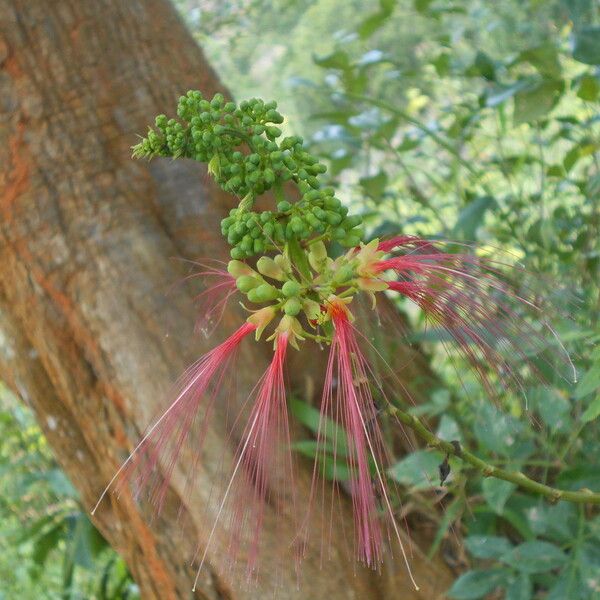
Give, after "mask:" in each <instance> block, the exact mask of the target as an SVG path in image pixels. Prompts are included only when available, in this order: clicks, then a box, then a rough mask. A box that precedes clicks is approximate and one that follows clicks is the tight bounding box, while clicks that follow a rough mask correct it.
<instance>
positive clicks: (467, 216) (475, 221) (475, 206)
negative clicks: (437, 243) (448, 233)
mask: <svg viewBox="0 0 600 600" xmlns="http://www.w3.org/2000/svg"><path fill="white" fill-rule="evenodd" d="M496 206H497V203H496V200H495V199H494V198H492V197H491V196H480V197H479V198H475V200H473V201H472V202H470V203H469V204H467V206H465V208H463V209H462V210H461V211H460V214H459V215H458V218H457V220H456V223H455V224H454V229H453V230H452V234H453V236H454V237H460V236H462V239H465V240H473V239H474V238H475V233H476V231H477V228H478V227H479V226H480V225H481V223H482V221H483V218H484V216H485V213H486V212H487V211H488V210H490V209H492V208H494V207H496Z"/></svg>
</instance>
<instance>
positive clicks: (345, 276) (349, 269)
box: [333, 265, 355, 284]
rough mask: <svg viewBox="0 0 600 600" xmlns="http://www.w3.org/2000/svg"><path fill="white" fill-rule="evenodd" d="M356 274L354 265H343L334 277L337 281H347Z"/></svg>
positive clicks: (339, 282)
mask: <svg viewBox="0 0 600 600" xmlns="http://www.w3.org/2000/svg"><path fill="white" fill-rule="evenodd" d="M354 276H355V272H354V267H353V266H352V265H343V266H342V267H340V269H339V270H338V271H337V273H336V274H335V275H334V277H333V281H334V282H335V283H338V284H341V283H346V281H349V280H350V279H352V278H353V277H354Z"/></svg>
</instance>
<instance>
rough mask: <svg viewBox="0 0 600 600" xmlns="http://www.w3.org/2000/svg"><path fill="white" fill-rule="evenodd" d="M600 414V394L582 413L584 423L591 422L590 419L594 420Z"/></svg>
mask: <svg viewBox="0 0 600 600" xmlns="http://www.w3.org/2000/svg"><path fill="white" fill-rule="evenodd" d="M599 416H600V395H599V396H596V398H595V399H594V400H592V402H590V404H589V405H588V407H587V408H586V409H585V411H584V413H583V414H582V415H581V420H582V421H583V422H584V423H589V422H590V421H594V420H595V419H597V418H598V417H599Z"/></svg>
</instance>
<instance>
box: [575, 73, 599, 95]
mask: <svg viewBox="0 0 600 600" xmlns="http://www.w3.org/2000/svg"><path fill="white" fill-rule="evenodd" d="M599 94H600V83H598V79H597V78H596V77H594V76H593V75H584V76H583V77H582V78H581V80H580V82H579V89H578V90H577V96H579V98H581V99H582V100H585V101H587V102H595V101H596V100H598V95H599Z"/></svg>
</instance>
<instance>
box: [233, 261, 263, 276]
mask: <svg viewBox="0 0 600 600" xmlns="http://www.w3.org/2000/svg"><path fill="white" fill-rule="evenodd" d="M227 272H228V273H229V274H230V275H231V276H232V277H235V278H236V279H237V278H238V277H241V276H242V275H256V271H255V270H254V269H253V268H252V267H250V266H248V265H247V264H246V263H244V262H241V261H239V260H230V261H229V263H227Z"/></svg>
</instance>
